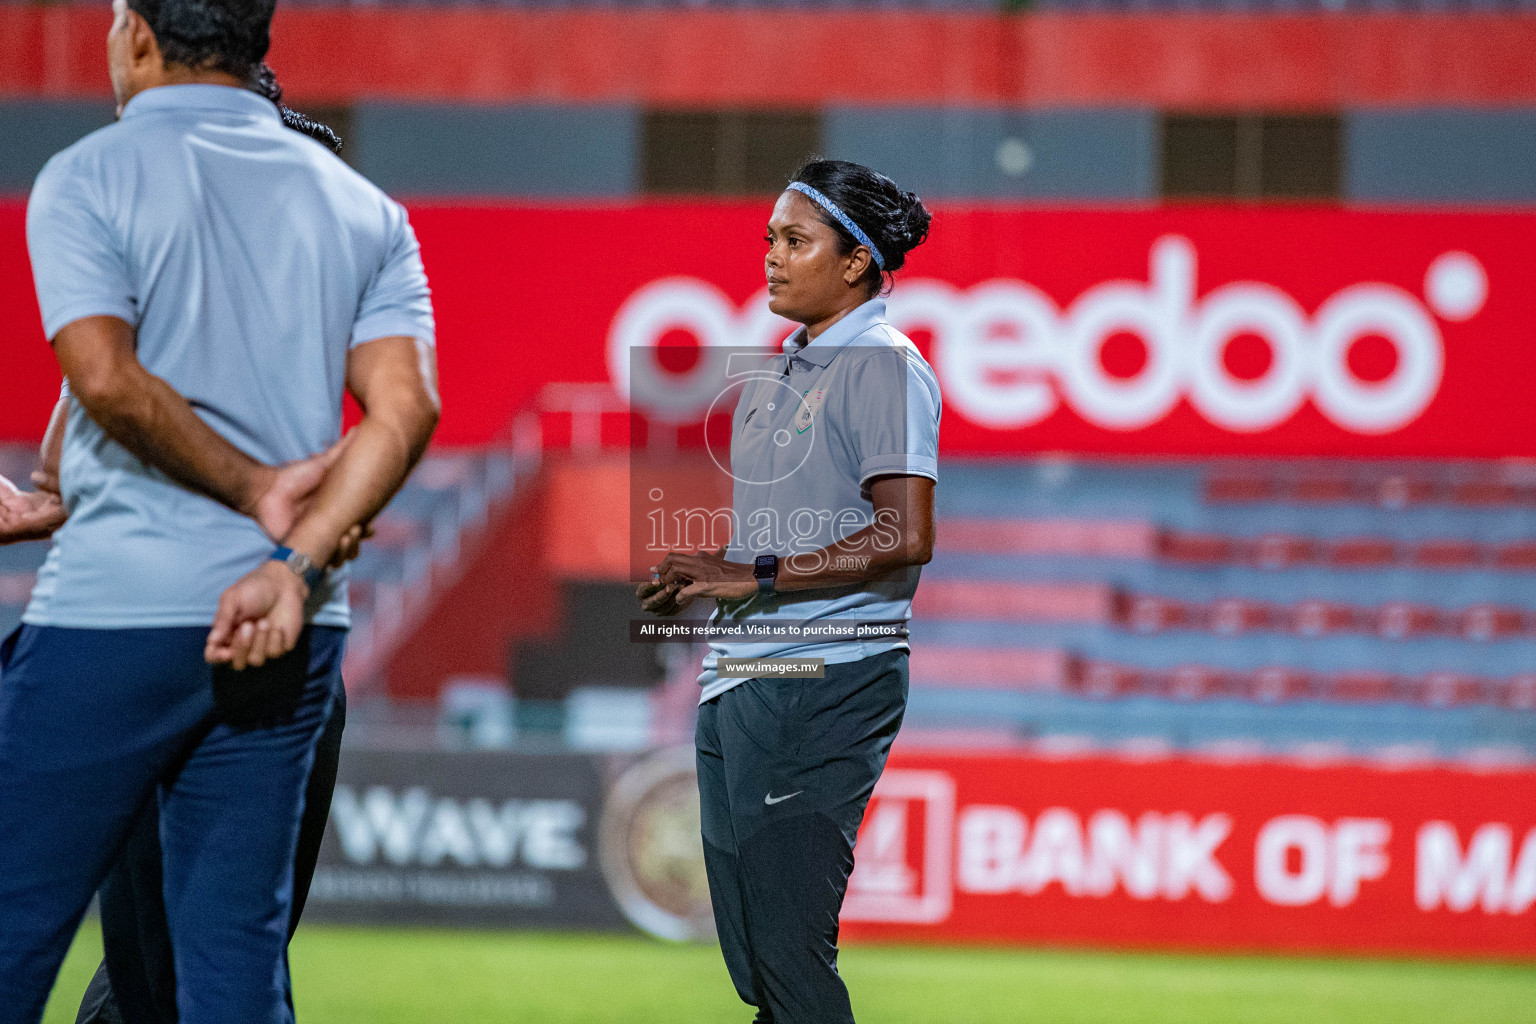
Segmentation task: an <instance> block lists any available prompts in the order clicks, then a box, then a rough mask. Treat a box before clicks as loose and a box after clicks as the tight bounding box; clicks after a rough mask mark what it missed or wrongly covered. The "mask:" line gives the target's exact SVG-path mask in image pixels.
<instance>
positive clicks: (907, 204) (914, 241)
mask: <svg viewBox="0 0 1536 1024" xmlns="http://www.w3.org/2000/svg"><path fill="white" fill-rule="evenodd" d="M932 223H933V214H931V213H929V212H928V207H926V206H924V205H923V201H922V200H921V199H919V198H918V196H917V193H916V192H908V191H905V190H902V191H901V193H900V200H899V211H898V212H897V214H896V216H895V217H893V218H891V240H892V241H893V242H895V243H896V244H897V246H899V247H900V249H901V251H902V252H904V253H906V252H911V251H912V250H913V249H916V248H917V247H918V246H920V245H922V244H923V243H924V242H925V241H927V240H928V226H929V225H930V224H932Z"/></svg>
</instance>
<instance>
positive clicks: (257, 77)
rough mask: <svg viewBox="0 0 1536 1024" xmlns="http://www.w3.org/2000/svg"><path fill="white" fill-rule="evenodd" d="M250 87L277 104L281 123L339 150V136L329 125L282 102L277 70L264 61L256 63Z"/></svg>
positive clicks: (334, 149)
mask: <svg viewBox="0 0 1536 1024" xmlns="http://www.w3.org/2000/svg"><path fill="white" fill-rule="evenodd" d="M251 88H252V89H254V90H255V91H256V92H259V93H261V95H263V96H265V97H266V98H267V99H269V100H271V101H272V102H273V103H275V104H277V112H278V113H280V114H282V115H283V124H285V125H287V126H288V127H289V128H292V129H293V130H294V131H296V132H303V133H304V134H305V135H308V136H309V137H310V138H312V139H314V140H315V141H316V142H318V143H320V144H321V145H322V146H325V147H326V148H327V149H329V150H330V151H331V152H332V153H340V152H341V136H340V135H337V134H336V133H335V132H334V131H332V130H331V127H330V125H325V124H321V123H320V122H319V121H316V120H315V119H314V118H312V117H306V116H305V115H303V114H301V113H299V112H298V111H297V110H294V109H293V108H292V107H290V106H288V105H286V104H285V103H283V87H282V86H280V85H278V84H277V72H276V71H273V70H272V69H271V68H269V67H267V65H266V64H265V63H261V64H258V65H256V71H255V73H254V74H253V75H252V76H251Z"/></svg>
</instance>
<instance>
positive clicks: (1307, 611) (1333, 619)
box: [1291, 601, 1361, 636]
mask: <svg viewBox="0 0 1536 1024" xmlns="http://www.w3.org/2000/svg"><path fill="white" fill-rule="evenodd" d="M1360 625H1361V622H1360V615H1359V612H1358V610H1357V609H1355V608H1353V607H1351V606H1350V605H1346V604H1335V603H1333V602H1330V601H1303V602H1301V603H1300V604H1298V605H1296V607H1295V608H1294V609H1293V610H1292V613H1291V628H1292V629H1294V630H1295V631H1296V632H1298V633H1300V634H1302V635H1303V636H1322V635H1323V634H1325V633H1340V632H1344V631H1346V630H1350V629H1354V628H1358V627H1359V626H1360Z"/></svg>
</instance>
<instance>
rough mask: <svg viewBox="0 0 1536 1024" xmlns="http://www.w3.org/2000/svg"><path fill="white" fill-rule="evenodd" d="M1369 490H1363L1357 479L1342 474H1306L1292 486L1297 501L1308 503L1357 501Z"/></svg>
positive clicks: (1292, 492)
mask: <svg viewBox="0 0 1536 1024" xmlns="http://www.w3.org/2000/svg"><path fill="white" fill-rule="evenodd" d="M1367 493H1368V492H1362V490H1361V489H1360V488H1358V487H1357V486H1356V484H1355V481H1353V480H1351V479H1350V478H1348V477H1341V476H1325V475H1318V476H1304V477H1301V478H1299V479H1298V480H1297V481H1296V483H1295V485H1294V486H1293V487H1292V488H1291V494H1292V496H1293V497H1294V498H1295V500H1296V501H1302V502H1308V503H1339V502H1349V501H1357V500H1359V499H1361V498H1362V497H1365V496H1366V494H1367Z"/></svg>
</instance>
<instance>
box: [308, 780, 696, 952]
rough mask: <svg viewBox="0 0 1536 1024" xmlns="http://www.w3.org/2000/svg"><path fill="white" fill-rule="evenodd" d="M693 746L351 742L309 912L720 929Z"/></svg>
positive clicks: (442, 921)
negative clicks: (578, 749)
mask: <svg viewBox="0 0 1536 1024" xmlns="http://www.w3.org/2000/svg"><path fill="white" fill-rule="evenodd" d="M698 835H699V810H698V795H697V783H696V782H695V780H694V773H693V751H692V750H691V749H681V750H663V751H659V752H656V753H652V754H648V755H644V756H640V755H629V756H622V757H621V756H597V755H592V754H581V753H562V754H554V753H551V754H533V753H506V752H494V753H493V752H482V753H470V752H466V753H457V752H417V751H376V750H348V751H346V753H345V754H344V756H343V757H342V760H341V769H340V775H339V778H338V780H337V783H336V795H335V798H334V800H333V801H332V804H331V819H330V826H329V828H328V829H327V830H326V835H325V841H324V844H323V846H322V847H321V851H320V863H319V865H318V867H317V868H316V871H315V879H314V884H313V886H312V887H311V890H310V896H309V903H308V907H307V909H306V914H309V915H312V916H313V917H314V918H315V919H318V920H329V921H345V922H355V923H412V924H433V925H452V926H460V925H471V926H481V927H504V928H510V927H519V928H521V927H579V928H619V927H625V926H627V925H628V924H633V925H635V926H638V927H641V928H644V929H645V930H647V931H650V932H651V933H653V934H656V935H660V936H662V937H665V938H673V939H685V938H694V937H699V936H703V935H709V934H712V931H711V929H712V922H711V920H710V915H709V894H708V890H707V888H706V886H705V883H704V862H703V856H704V855H703V850H702V848H701V847H700V846H699V839H698Z"/></svg>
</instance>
